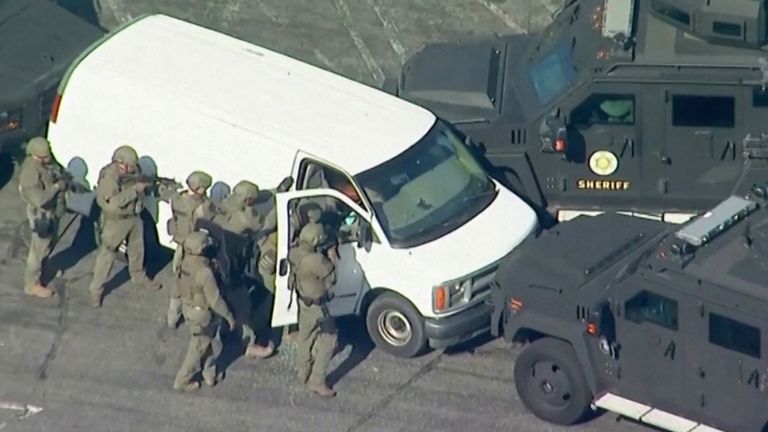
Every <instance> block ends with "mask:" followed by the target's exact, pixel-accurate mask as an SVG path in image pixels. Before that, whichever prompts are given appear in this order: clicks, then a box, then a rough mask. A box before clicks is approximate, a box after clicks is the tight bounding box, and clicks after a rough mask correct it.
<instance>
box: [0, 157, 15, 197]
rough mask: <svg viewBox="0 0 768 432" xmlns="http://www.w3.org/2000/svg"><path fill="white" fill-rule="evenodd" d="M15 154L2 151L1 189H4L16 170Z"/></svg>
mask: <svg viewBox="0 0 768 432" xmlns="http://www.w3.org/2000/svg"><path fill="white" fill-rule="evenodd" d="M14 160H15V158H14V156H13V155H12V154H8V153H0V189H3V188H4V187H5V186H6V185H7V184H8V183H9V182H10V181H11V179H12V178H13V173H14V172H15V171H16V165H15V164H14Z"/></svg>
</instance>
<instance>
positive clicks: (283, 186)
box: [276, 176, 293, 192]
mask: <svg viewBox="0 0 768 432" xmlns="http://www.w3.org/2000/svg"><path fill="white" fill-rule="evenodd" d="M291 186H293V177H291V176H288V177H286V178H284V179H283V180H281V181H280V183H279V184H278V185H277V188H276V191H277V192H287V191H289V190H290V189H291Z"/></svg>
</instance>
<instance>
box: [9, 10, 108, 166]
mask: <svg viewBox="0 0 768 432" xmlns="http://www.w3.org/2000/svg"><path fill="white" fill-rule="evenodd" d="M103 33H104V32H103V31H102V30H101V29H100V28H98V27H96V26H94V25H92V24H90V23H88V22H86V21H85V20H83V19H81V18H79V17H77V16H75V15H73V14H72V13H70V12H69V11H67V10H66V9H64V8H62V7H61V6H59V5H57V4H56V3H54V2H52V1H48V0H0V39H1V40H2V41H3V43H2V45H0V58H2V64H3V67H2V68H0V152H15V151H17V150H18V149H19V148H20V146H21V145H22V144H23V143H24V142H26V141H27V140H28V139H29V138H30V137H31V136H34V135H43V134H44V133H45V129H46V127H47V125H48V118H49V116H50V113H51V109H52V106H53V104H54V98H55V96H56V88H57V86H58V84H59V81H60V80H61V78H62V76H63V75H64V72H65V70H66V69H67V67H68V66H69V64H70V63H71V62H72V61H73V60H74V59H75V58H76V57H77V56H78V55H79V54H80V52H82V51H83V50H84V49H85V48H86V47H88V46H89V45H90V44H91V43H92V42H93V41H95V40H97V39H98V38H99V37H101V36H102V34H103Z"/></svg>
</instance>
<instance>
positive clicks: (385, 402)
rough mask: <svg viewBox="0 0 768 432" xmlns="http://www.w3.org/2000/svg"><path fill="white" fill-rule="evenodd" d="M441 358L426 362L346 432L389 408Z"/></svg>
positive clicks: (435, 365) (355, 429) (356, 428)
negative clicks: (401, 393) (393, 400)
mask: <svg viewBox="0 0 768 432" xmlns="http://www.w3.org/2000/svg"><path fill="white" fill-rule="evenodd" d="M442 358H443V354H442V353H440V355H438V356H437V357H435V358H433V359H432V360H430V361H428V362H427V363H426V364H425V365H424V366H422V367H421V368H420V369H419V370H418V371H416V373H415V374H413V376H411V377H410V378H408V380H407V381H405V382H404V383H402V384H400V385H399V386H397V387H396V388H395V389H394V390H393V391H392V392H391V393H390V394H388V395H386V396H384V398H383V399H381V401H379V403H377V404H376V405H374V406H373V407H371V409H369V410H368V412H366V413H365V414H363V415H362V416H360V418H358V419H357V421H356V422H355V423H353V424H352V425H351V426H350V427H348V428H347V431H346V432H355V431H357V430H358V429H360V428H361V427H363V426H364V425H365V424H366V423H368V422H369V421H370V420H371V419H372V418H373V417H375V416H376V415H377V414H378V413H379V412H381V411H383V410H384V409H386V408H387V406H389V404H390V403H391V402H392V399H394V398H395V396H397V395H398V394H399V393H400V392H402V391H403V390H405V389H406V388H407V387H410V386H411V384H413V383H415V382H416V381H418V380H419V379H420V378H421V377H423V376H424V375H426V374H428V373H429V372H431V371H432V370H433V369H435V368H436V367H437V365H438V364H439V363H440V360H442Z"/></svg>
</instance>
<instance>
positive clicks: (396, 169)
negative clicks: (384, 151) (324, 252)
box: [356, 121, 496, 248]
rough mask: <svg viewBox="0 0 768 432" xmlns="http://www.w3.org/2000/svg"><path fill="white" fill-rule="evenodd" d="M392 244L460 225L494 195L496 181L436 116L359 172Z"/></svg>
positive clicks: (411, 243) (400, 245) (412, 243)
mask: <svg viewBox="0 0 768 432" xmlns="http://www.w3.org/2000/svg"><path fill="white" fill-rule="evenodd" d="M356 180H357V181H358V183H359V184H360V185H361V186H362V187H363V190H364V191H365V194H366V195H367V198H368V200H369V202H370V203H371V205H372V206H373V210H374V212H376V217H377V219H378V222H379V224H380V225H381V228H382V229H383V230H384V232H385V234H386V235H387V237H388V239H389V241H390V244H391V245H392V246H393V247H398V248H406V247H413V246H417V245H419V244H423V243H426V242H429V241H432V240H434V239H436V238H439V237H440V236H443V235H445V234H447V233H448V232H450V231H453V230H454V229H456V228H458V227H459V226H461V225H462V224H464V223H465V222H466V221H468V220H469V219H471V218H473V217H474V216H475V215H477V214H478V213H480V212H481V211H482V210H483V209H484V208H485V207H486V206H487V205H488V204H490V203H491V201H493V199H494V198H495V197H496V185H495V183H493V182H492V181H491V179H490V177H489V175H488V173H486V171H485V170H484V169H483V168H482V166H480V164H479V163H478V162H477V160H475V158H474V157H473V156H472V154H471V153H470V152H469V150H468V149H467V147H466V146H465V145H464V143H463V142H462V141H461V139H459V137H458V136H456V134H454V133H453V132H452V131H451V129H450V127H449V126H447V125H446V124H445V123H443V122H442V121H437V122H436V123H435V125H434V126H433V127H432V129H431V130H430V131H429V132H427V134H426V135H425V136H424V138H422V139H421V140H420V141H419V142H417V143H416V144H414V145H413V146H412V147H411V148H409V149H408V150H406V151H405V152H403V153H401V154H400V155H398V156H396V157H395V158H394V159H391V160H389V161H387V162H384V163H383V164H381V165H379V166H376V167H374V168H371V169H369V170H368V171H365V172H363V173H361V174H359V175H357V176H356Z"/></svg>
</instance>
